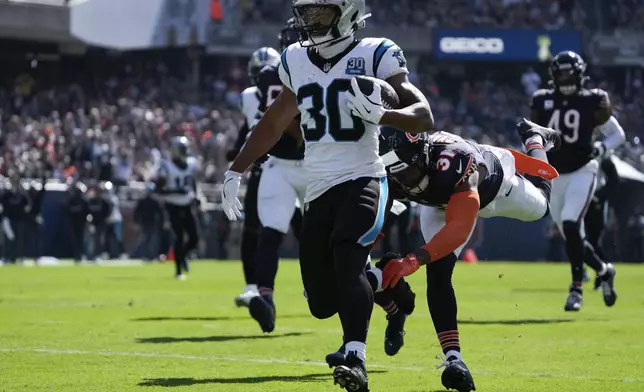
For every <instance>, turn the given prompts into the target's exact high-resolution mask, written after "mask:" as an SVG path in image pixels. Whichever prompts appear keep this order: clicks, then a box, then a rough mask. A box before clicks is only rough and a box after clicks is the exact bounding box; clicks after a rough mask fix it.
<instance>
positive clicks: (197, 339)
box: [136, 332, 311, 344]
mask: <svg viewBox="0 0 644 392" xmlns="http://www.w3.org/2000/svg"><path fill="white" fill-rule="evenodd" d="M310 334H311V333H310V332H289V333H283V334H271V335H220V336H188V337H175V336H158V337H152V338H137V339H136V342H137V343H157V344H158V343H183V342H189V343H204V342H229V341H233V340H254V339H275V338H286V337H293V336H302V335H310Z"/></svg>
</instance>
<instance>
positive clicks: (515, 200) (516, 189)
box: [420, 146, 548, 256]
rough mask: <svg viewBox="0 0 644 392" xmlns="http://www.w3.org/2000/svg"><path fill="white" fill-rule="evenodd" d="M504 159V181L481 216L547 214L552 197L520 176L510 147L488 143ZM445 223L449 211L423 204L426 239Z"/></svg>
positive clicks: (537, 216) (525, 217) (529, 218)
mask: <svg viewBox="0 0 644 392" xmlns="http://www.w3.org/2000/svg"><path fill="white" fill-rule="evenodd" d="M486 148H487V149H489V150H490V151H492V152H493V153H494V155H496V156H497V157H498V158H499V160H500V161H501V166H502V167H503V184H501V188H500V189H499V192H498V193H497V195H496V197H495V198H494V200H492V202H490V204H488V205H487V206H485V208H483V209H482V210H481V211H479V216H480V217H481V218H493V217H505V218H512V219H518V220H521V221H524V222H531V221H536V220H539V219H541V218H543V217H544V215H545V214H546V212H547V211H548V200H547V199H546V197H545V195H544V194H543V193H542V192H541V190H539V189H538V188H537V187H536V186H534V185H533V184H532V183H531V182H530V181H528V180H526V179H525V178H523V177H520V176H517V174H516V168H515V164H514V156H512V153H510V151H508V150H506V149H503V148H498V147H490V146H486ZM443 226H445V211H444V210H441V209H438V208H435V207H428V206H420V229H421V232H422V234H423V238H424V239H425V242H429V241H430V240H431V239H432V238H433V237H434V236H435V235H436V233H438V232H439V231H440V230H441V229H442V228H443ZM473 231H474V227H472V231H471V232H470V234H469V235H468V237H467V241H465V243H463V244H462V245H461V246H460V247H459V248H458V249H456V250H455V251H454V253H455V254H456V256H458V255H460V254H461V252H462V251H463V248H464V247H465V245H466V244H467V242H468V241H469V240H470V237H471V236H472V232H473Z"/></svg>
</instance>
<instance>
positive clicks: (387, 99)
mask: <svg viewBox="0 0 644 392" xmlns="http://www.w3.org/2000/svg"><path fill="white" fill-rule="evenodd" d="M356 80H357V81H358V87H360V91H362V93H363V94H364V95H367V96H368V95H371V94H372V93H373V85H374V83H378V84H379V85H380V87H381V88H380V96H381V97H382V103H383V106H384V107H385V108H386V109H400V108H401V105H400V98H398V93H396V90H394V88H393V87H391V85H390V84H389V83H387V82H385V81H384V80H382V79H378V78H374V77H372V76H356ZM349 92H350V93H351V94H353V88H352V87H351V86H349Z"/></svg>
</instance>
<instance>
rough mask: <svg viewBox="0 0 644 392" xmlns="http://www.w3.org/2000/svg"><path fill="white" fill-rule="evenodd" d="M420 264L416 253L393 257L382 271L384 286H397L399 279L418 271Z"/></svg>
mask: <svg viewBox="0 0 644 392" xmlns="http://www.w3.org/2000/svg"><path fill="white" fill-rule="evenodd" d="M419 268H420V264H419V263H418V259H417V258H416V255H415V254H411V253H410V254H408V255H407V256H405V257H404V258H402V259H393V260H391V261H389V262H388V263H387V265H386V266H385V269H384V270H383V271H382V287H383V288H384V289H386V288H388V287H392V288H393V287H396V285H397V284H398V281H399V280H400V279H402V278H403V277H404V276H409V275H411V274H413V273H414V272H416V271H418V269H419Z"/></svg>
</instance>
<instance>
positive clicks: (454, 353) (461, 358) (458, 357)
mask: <svg viewBox="0 0 644 392" xmlns="http://www.w3.org/2000/svg"><path fill="white" fill-rule="evenodd" d="M451 356H454V357H456V359H458V360H459V361H462V360H463V357H461V353H460V352H458V351H456V350H449V351H448V352H447V354H445V358H449V357H451Z"/></svg>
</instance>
